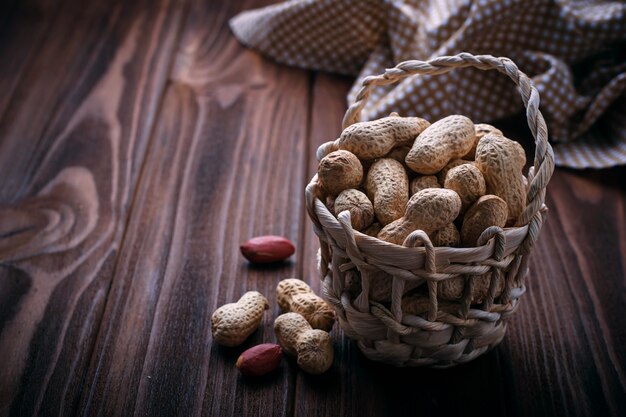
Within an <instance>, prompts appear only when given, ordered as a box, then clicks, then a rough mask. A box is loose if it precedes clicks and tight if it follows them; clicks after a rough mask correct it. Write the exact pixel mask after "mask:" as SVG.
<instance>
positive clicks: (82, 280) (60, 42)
mask: <svg viewBox="0 0 626 417" xmlns="http://www.w3.org/2000/svg"><path fill="white" fill-rule="evenodd" d="M77 6H78V5H77V4H76V3H73V2H71V3H70V2H65V3H63V4H61V5H60V9H59V10H58V15H57V17H56V18H54V19H53V20H54V24H51V25H50V26H49V27H48V26H47V25H48V23H47V18H42V21H41V22H39V21H31V20H28V19H30V17H29V18H28V19H27V21H26V23H27V24H28V26H29V27H38V25H39V24H41V25H43V27H44V31H45V34H46V36H45V39H44V40H43V42H42V43H41V44H40V45H39V44H38V39H37V37H36V36H35V37H22V36H17V37H13V36H9V38H10V39H13V40H15V41H16V42H25V44H23V45H17V46H18V48H23V50H24V51H29V50H32V48H36V49H37V51H38V52H37V53H36V54H35V55H34V56H33V58H32V59H31V60H27V61H28V64H27V65H25V64H20V65H21V68H22V69H21V70H20V71H17V72H16V73H15V74H9V75H14V76H15V79H14V80H13V81H12V82H15V84H16V85H15V87H14V92H13V98H12V101H11V105H10V107H9V108H8V110H7V112H5V114H4V115H3V119H2V123H1V124H0V276H1V277H0V294H3V296H2V297H1V298H0V303H1V306H0V330H1V334H0V356H1V357H2V358H3V366H2V367H0V380H1V381H2V384H1V386H0V387H1V388H0V415H34V414H42V415H72V414H73V410H74V408H75V406H76V403H77V401H78V399H79V398H80V395H81V391H82V388H83V384H84V377H85V374H86V365H87V363H88V362H89V359H90V357H91V353H92V349H93V346H94V342H95V336H96V334H97V330H98V327H99V324H100V319H101V317H102V312H103V309H104V304H105V301H106V297H107V293H108V290H109V287H110V284H111V277H112V271H113V268H114V266H115V260H116V258H117V254H118V248H119V246H120V242H121V240H122V235H123V230H124V225H125V222H126V219H127V213H128V205H129V203H130V200H131V196H132V194H133V192H134V184H135V182H136V180H137V177H138V172H139V169H140V167H141V164H142V161H143V158H144V153H145V152H144V151H145V148H146V146H147V142H148V137H149V133H150V131H151V128H152V124H153V123H152V122H153V119H154V113H155V110H156V107H157V105H158V102H159V97H160V96H161V93H162V91H163V88H164V83H165V80H166V75H167V72H168V71H169V66H170V62H171V56H172V55H171V52H172V50H173V48H172V47H173V44H174V42H175V40H176V34H177V29H176V28H177V26H178V24H179V22H180V18H181V10H180V7H179V6H178V5H177V4H176V3H174V2H166V1H163V2H160V3H158V4H155V3H154V2H144V3H143V4H142V3H139V2H133V3H132V4H131V3H128V2H124V3H123V2H117V3H115V4H111V3H104V2H101V3H98V4H96V5H95V6H94V5H93V4H92V5H81V6H80V7H77ZM16 27H19V22H18V23H17V24H16ZM34 30H35V31H36V30H37V29H34ZM12 50H14V49H13V48H9V49H7V50H6V51H5V50H3V53H5V52H11V51H12ZM5 76H6V74H5ZM5 81H6V80H3V82H5ZM9 82H11V81H10V80H9Z"/></svg>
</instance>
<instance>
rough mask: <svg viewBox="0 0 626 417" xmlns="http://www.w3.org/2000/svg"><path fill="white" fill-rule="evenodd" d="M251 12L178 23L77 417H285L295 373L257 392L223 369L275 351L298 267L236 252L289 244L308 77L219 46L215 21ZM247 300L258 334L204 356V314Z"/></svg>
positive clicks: (210, 9)
mask: <svg viewBox="0 0 626 417" xmlns="http://www.w3.org/2000/svg"><path fill="white" fill-rule="evenodd" d="M249 5H250V4H249V3H248V4H246V3H244V2H240V3H231V4H228V5H227V4H225V3H221V4H216V3H207V2H204V1H202V2H197V4H194V5H193V6H192V10H191V11H190V13H189V16H190V18H189V21H188V22H187V25H186V29H185V33H183V35H182V41H181V44H180V46H179V48H178V54H177V59H176V63H175V65H174V71H173V74H172V80H171V83H170V85H169V86H168V89H167V91H166V94H165V99H164V101H163V105H162V107H161V111H160V113H159V115H158V119H159V123H158V124H157V126H156V129H155V132H154V139H153V142H152V145H151V147H150V149H149V151H148V154H147V157H146V164H145V166H144V169H143V175H142V181H140V183H139V186H138V191H137V195H136V200H135V202H134V203H133V213H134V215H132V216H131V218H130V221H129V223H128V226H127V231H126V238H125V241H124V244H123V245H122V247H121V249H120V259H119V262H118V264H117V268H116V270H115V274H114V279H113V284H112V289H111V296H110V297H109V303H108V305H107V309H106V311H105V314H104V323H105V324H104V325H103V327H102V329H101V332H100V334H99V337H98V344H97V346H96V350H95V353H94V361H93V362H92V364H91V367H90V368H91V369H90V373H89V375H90V379H92V378H93V383H92V384H91V385H90V386H89V390H88V392H86V395H85V396H84V397H83V400H82V401H81V405H80V414H81V415H100V414H104V415H107V416H109V415H127V414H139V415H144V414H145V415H150V416H157V415H163V416H172V415H181V416H188V415H194V414H198V413H200V410H202V414H204V415H260V414H263V413H265V412H267V410H272V414H273V415H289V414H291V411H290V408H291V407H292V402H293V398H292V397H293V389H292V386H293V383H292V382H293V380H294V378H295V369H293V368H290V367H288V366H287V364H286V363H285V364H284V366H283V367H282V368H281V370H280V372H279V373H277V374H275V375H272V376H270V377H268V378H267V379H266V380H265V382H264V383H259V382H257V381H250V380H246V379H244V378H241V377H240V375H238V372H237V371H236V369H235V361H236V358H237V356H238V355H239V354H240V353H241V352H242V351H243V350H244V349H245V348H247V347H250V346H252V345H254V344H257V343H261V342H264V341H273V340H275V338H274V334H273V327H272V323H273V317H275V316H276V315H277V314H278V310H277V307H276V302H275V286H276V283H277V282H278V281H279V280H280V279H282V278H285V277H289V276H292V275H293V274H294V272H295V270H296V264H294V263H293V262H290V263H286V264H284V265H282V266H278V267H273V268H272V267H269V268H252V267H250V266H249V265H248V264H247V262H246V261H245V260H244V259H243V257H241V255H240V254H239V245H240V244H241V243H242V242H243V241H245V240H247V239H248V238H250V237H251V236H255V235H261V234H277V235H283V236H286V237H288V238H290V239H291V240H293V241H296V242H297V241H298V239H299V230H300V228H301V222H302V220H303V212H304V209H303V206H302V203H303V201H302V200H303V198H302V194H303V191H302V190H303V186H304V169H303V167H304V166H305V160H306V150H305V147H306V133H307V132H306V126H307V117H308V84H309V75H308V74H307V73H305V72H303V71H297V70H286V69H279V68H278V67H276V66H274V65H272V64H270V63H269V62H267V61H264V60H261V59H259V57H258V56H256V55H255V54H253V53H251V52H250V51H246V50H244V49H242V48H241V47H240V46H239V45H238V44H237V43H236V41H235V40H234V39H233V38H232V37H231V36H230V35H229V33H228V31H227V30H226V28H225V25H226V19H227V18H228V17H229V16H232V15H233V14H234V13H236V12H237V11H238V10H240V9H241V8H244V7H246V6H249ZM215 18H217V19H218V20H217V21H216V22H215V21H214V22H213V24H207V21H211V19H215ZM200 40H202V41H203V42H202V43H200ZM222 74H225V75H222ZM252 289H255V290H258V291H260V292H261V293H263V294H264V295H266V296H267V297H268V299H269V300H270V302H271V305H272V306H273V307H272V309H271V310H270V311H268V312H267V313H266V315H265V318H264V320H263V324H262V326H261V328H260V329H259V330H258V331H257V332H256V333H255V334H254V335H253V336H252V337H250V338H249V339H248V340H247V341H246V342H245V343H244V345H242V346H240V347H236V348H223V347H219V346H217V345H216V344H212V343H211V337H210V317H211V314H212V312H213V311H214V310H215V309H216V308H217V307H218V306H220V305H222V304H225V303H228V302H232V301H234V300H236V299H238V298H239V297H240V296H241V294H242V293H243V292H245V291H246V290H252ZM137 306H142V307H141V310H140V311H138V309H137ZM120 380H123V381H125V385H126V386H127V387H128V390H126V391H125V392H119V388H118V386H117V381H120ZM217 393H219V395H216V394H217Z"/></svg>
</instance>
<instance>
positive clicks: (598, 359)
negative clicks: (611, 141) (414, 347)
mask: <svg viewBox="0 0 626 417" xmlns="http://www.w3.org/2000/svg"><path fill="white" fill-rule="evenodd" d="M625 173H626V170H624V168H617V169H611V170H603V171H601V172H597V173H593V172H575V171H569V170H557V172H556V173H555V175H554V177H553V179H552V181H551V183H550V185H549V187H548V197H547V204H548V205H549V207H550V209H551V211H550V213H549V217H548V220H547V222H546V224H545V226H544V230H543V231H542V236H541V238H540V239H539V241H538V242H537V245H536V248H535V249H534V253H533V258H532V261H531V265H530V274H529V280H528V288H529V291H528V293H527V295H526V296H525V297H524V305H523V309H522V310H520V313H521V314H519V315H518V317H516V319H515V321H514V323H513V326H512V327H511V332H509V337H508V340H509V343H508V349H509V351H510V353H509V354H510V361H511V363H512V366H511V367H510V371H511V373H512V377H511V383H512V384H513V387H514V389H515V392H516V393H518V395H519V394H520V393H521V394H522V395H521V397H522V398H534V399H535V401H534V402H532V403H530V402H528V401H525V402H524V401H520V403H519V408H520V410H521V413H522V414H523V415H524V414H527V413H533V414H537V413H539V414H543V415H547V414H554V415H572V416H575V415H581V416H584V415H607V416H608V415H613V416H619V415H624V413H626V402H624V392H626V384H625V379H624V369H625V362H624V358H625V352H624V350H623V349H621V348H620V346H623V343H624V341H626V330H625V326H624V313H625V307H624V304H623V302H624V298H623V291H624V276H626V268H625V266H624V262H623V260H624V259H625V257H624V254H625V252H624V248H625V247H626V232H625V231H626V228H625V227H624V225H625V223H626V210H625V207H626V193H625V192H624V191H625V190H624V185H623V183H622V182H621V181H622V180H620V179H621V178H624V174H625ZM531 381H534V383H532V382H531ZM529 382H531V383H529Z"/></svg>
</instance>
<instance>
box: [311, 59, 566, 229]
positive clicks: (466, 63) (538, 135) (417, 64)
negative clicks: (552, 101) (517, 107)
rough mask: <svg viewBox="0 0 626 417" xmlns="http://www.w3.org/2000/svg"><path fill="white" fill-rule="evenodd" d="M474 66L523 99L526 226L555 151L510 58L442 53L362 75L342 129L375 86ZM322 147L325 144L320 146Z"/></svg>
mask: <svg viewBox="0 0 626 417" xmlns="http://www.w3.org/2000/svg"><path fill="white" fill-rule="evenodd" d="M466 67H474V68H478V69H481V70H492V69H495V70H498V71H499V72H501V73H503V74H505V75H507V76H508V77H509V78H510V79H511V80H513V82H514V83H515V85H516V86H517V87H518V89H519V92H520V95H521V97H522V102H523V103H524V107H525V108H526V119H527V121H528V127H530V131H531V133H532V135H533V138H534V139H535V158H534V162H533V168H532V169H533V173H532V175H530V176H529V177H532V180H531V183H530V186H529V187H528V193H527V196H526V202H527V204H526V208H525V209H524V211H523V212H522V213H521V214H520V216H519V218H518V219H517V221H516V225H525V224H528V222H530V220H531V219H532V218H533V216H534V215H535V213H537V212H538V211H539V210H540V209H541V207H542V206H543V203H544V201H545V194H546V186H547V185H548V182H549V181H550V177H551V176H552V173H553V172H554V153H553V151H552V146H550V144H549V143H548V129H547V127H546V122H545V120H544V118H543V116H542V114H541V112H540V111H539V101H540V100H539V93H538V92H537V89H536V88H535V86H534V85H533V82H532V81H531V79H530V78H529V77H528V76H527V75H526V74H524V73H523V72H522V71H520V70H519V69H518V68H517V66H516V65H515V63H513V61H511V60H510V59H509V58H505V57H500V58H496V57H494V56H491V55H472V54H469V53H466V52H463V53H460V54H458V55H454V56H442V57H438V58H434V59H431V60H430V61H417V60H411V61H404V62H401V63H399V64H398V65H396V66H395V67H394V68H389V69H387V70H385V73H384V74H382V75H375V76H369V77H365V79H364V80H363V86H362V87H361V89H360V90H359V93H358V94H357V96H356V100H355V102H354V103H353V104H352V105H351V106H350V107H349V108H348V110H347V111H346V114H345V116H344V118H343V129H345V128H346V127H348V126H350V125H351V124H354V123H356V122H358V121H360V118H361V110H363V107H365V104H366V103H367V100H368V99H369V96H370V94H371V92H372V89H373V88H374V87H376V86H383V85H388V84H393V83H396V82H398V81H400V80H401V79H403V78H407V77H410V76H412V75H415V74H433V75H434V74H444V73H446V72H449V71H452V70H453V69H455V68H466ZM322 146H324V145H322Z"/></svg>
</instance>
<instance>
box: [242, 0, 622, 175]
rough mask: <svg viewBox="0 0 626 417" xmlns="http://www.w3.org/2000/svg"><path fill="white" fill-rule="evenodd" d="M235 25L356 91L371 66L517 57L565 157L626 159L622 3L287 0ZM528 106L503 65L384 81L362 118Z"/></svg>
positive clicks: (508, 111)
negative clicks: (466, 56) (344, 79)
mask: <svg viewBox="0 0 626 417" xmlns="http://www.w3.org/2000/svg"><path fill="white" fill-rule="evenodd" d="M230 25H231V28H232V30H233V33H234V34H235V36H236V37H237V38H238V39H239V40H240V41H241V42H242V43H243V44H244V45H247V46H249V47H251V48H253V49H255V50H257V51H259V52H261V53H262V54H264V55H266V56H268V57H270V58H271V59H273V60H275V61H277V62H279V63H282V64H287V65H291V66H297V67H300V68H306V69H313V70H318V71H328V72H334V73H340V74H348V75H355V76H356V81H355V83H354V85H353V88H352V89H351V90H350V92H349V94H348V101H349V102H352V101H353V100H354V97H355V95H356V93H357V91H358V90H359V89H360V87H361V83H362V81H363V79H364V78H365V77H366V76H368V75H375V74H380V73H382V72H383V71H384V70H385V68H389V67H392V66H394V65H396V64H397V63H399V62H401V61H405V60H409V59H419V60H428V59H431V58H434V57H437V56H443V55H454V54H456V53H459V52H464V51H465V52H470V53H473V54H490V55H494V56H508V57H509V58H511V59H512V60H513V61H514V62H516V64H517V65H518V67H519V68H520V69H521V70H522V71H524V72H525V73H527V74H528V75H529V76H530V77H531V78H532V79H533V81H534V83H535V85H536V86H537V88H538V90H539V92H540V95H541V99H542V105H541V110H542V113H543V114H544V116H545V118H546V121H547V122H548V127H549V129H550V139H551V140H552V141H553V144H554V150H555V155H556V161H557V164H558V165H561V166H567V167H573V168H604V167H610V166H615V165H620V164H625V163H626V153H625V152H624V150H625V149H626V129H623V125H622V128H621V129H620V128H619V127H620V123H622V122H621V120H620V117H619V114H620V113H619V112H620V111H621V110H622V109H623V101H624V100H622V99H623V98H624V97H625V96H626V4H624V3H623V2H607V1H603V2H599V1H598V2H593V1H584V2H581V1H567V0H478V1H471V0H290V1H285V2H282V3H278V4H275V5H272V6H268V7H265V8H261V9H257V10H252V11H246V12H243V13H241V14H239V15H238V16H236V17H234V18H233V19H232V20H231V22H230ZM521 108H522V103H521V100H520V98H519V94H518V93H517V91H516V90H515V87H514V85H513V84H512V83H511V81H510V80H508V79H507V78H506V77H505V76H504V75H502V74H499V73H497V72H495V71H488V72H485V71H480V70H477V69H460V70H454V71H452V72H449V73H446V74H442V75H437V76H428V75H416V76H413V77H410V78H407V79H405V80H403V81H401V82H400V83H398V84H396V85H391V86H386V87H384V88H380V89H378V90H376V91H375V92H374V93H373V94H372V96H371V98H370V101H369V102H368V104H367V106H366V107H365V109H364V111H363V113H362V118H363V119H364V120H368V119H374V118H379V117H383V116H386V115H388V114H389V113H390V112H392V111H397V112H399V113H400V114H401V115H404V116H414V115H415V116H421V117H425V118H426V119H429V120H437V119H439V118H442V117H445V116H447V115H449V114H457V113H460V114H465V115H467V116H468V117H470V118H472V120H475V121H476V122H477V123H479V122H490V121H493V120H497V119H500V118H503V117H507V116H510V115H512V114H515V113H516V112H518V111H519V110H520V109H521ZM621 115H622V117H621V118H626V113H621ZM608 135H610V137H608Z"/></svg>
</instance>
